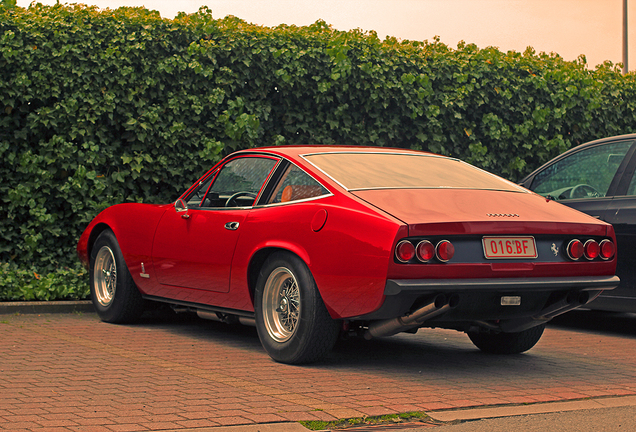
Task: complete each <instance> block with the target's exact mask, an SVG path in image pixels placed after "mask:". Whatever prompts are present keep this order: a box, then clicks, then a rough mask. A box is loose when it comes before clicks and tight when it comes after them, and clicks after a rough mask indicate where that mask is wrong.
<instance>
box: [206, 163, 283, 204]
mask: <svg viewBox="0 0 636 432" xmlns="http://www.w3.org/2000/svg"><path fill="white" fill-rule="evenodd" d="M277 163H278V159H270V158H265V157H242V158H237V159H233V160H231V161H229V162H227V163H226V164H225V165H223V167H222V168H221V171H220V172H219V174H218V175H217V176H216V178H215V179H214V183H212V186H211V187H210V189H209V191H208V192H207V194H206V195H205V198H204V204H203V207H250V206H252V205H254V200H255V199H256V197H257V196H258V193H259V192H260V190H261V187H262V186H263V184H264V183H265V181H266V180H267V178H268V177H269V174H270V172H271V171H272V169H273V168H274V167H275V166H276V164H277Z"/></svg>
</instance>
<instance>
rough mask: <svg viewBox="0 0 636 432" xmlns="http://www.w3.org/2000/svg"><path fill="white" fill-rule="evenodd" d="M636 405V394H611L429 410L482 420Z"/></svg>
mask: <svg viewBox="0 0 636 432" xmlns="http://www.w3.org/2000/svg"><path fill="white" fill-rule="evenodd" d="M626 406H636V396H633V395H629V396H610V397H599V398H590V399H579V400H569V401H558V402H545V403H536V404H529V405H512V406H510V405H504V406H498V407H473V408H466V409H461V408H460V409H450V410H439V411H427V412H426V414H427V415H428V416H429V417H431V418H432V419H433V420H437V421H441V422H453V421H462V422H463V421H469V420H481V419H488V418H497V417H513V416H521V415H530V414H547V413H556V412H566V411H580V410H590V409H600V408H616V407H626Z"/></svg>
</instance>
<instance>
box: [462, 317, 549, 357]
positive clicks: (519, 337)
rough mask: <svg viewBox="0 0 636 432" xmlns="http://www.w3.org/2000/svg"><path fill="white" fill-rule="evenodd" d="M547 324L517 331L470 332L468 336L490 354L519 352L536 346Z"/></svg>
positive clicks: (478, 346)
mask: <svg viewBox="0 0 636 432" xmlns="http://www.w3.org/2000/svg"><path fill="white" fill-rule="evenodd" d="M543 330H545V324H541V325H538V326H536V327H532V328H529V329H527V330H524V331H520V332H517V333H503V332H502V333H490V332H469V333H468V337H469V338H470V340H471V341H472V342H473V344H475V346H476V347H477V348H479V349H480V350H482V351H484V352H487V353H490V354H519V353H522V352H525V351H528V350H529V349H530V348H532V347H533V346H535V345H536V344H537V342H539V339H541V335H543Z"/></svg>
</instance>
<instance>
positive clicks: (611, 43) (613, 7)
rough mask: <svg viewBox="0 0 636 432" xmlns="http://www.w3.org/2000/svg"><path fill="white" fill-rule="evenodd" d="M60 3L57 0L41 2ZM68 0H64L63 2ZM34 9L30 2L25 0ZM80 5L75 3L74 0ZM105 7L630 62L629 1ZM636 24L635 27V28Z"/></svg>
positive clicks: (313, 1) (204, 1) (635, 49)
mask: <svg viewBox="0 0 636 432" xmlns="http://www.w3.org/2000/svg"><path fill="white" fill-rule="evenodd" d="M628 1H629V2H630V3H634V5H632V4H630V5H629V9H628V16H629V29H630V37H629V61H628V65H629V69H630V70H632V71H633V70H636V0H628ZM39 2H40V3H44V4H54V3H55V0H39ZM60 2H61V3H65V1H64V0H61V1H60ZM17 3H18V5H19V6H22V7H28V5H29V3H30V1H29V0H17ZM69 3H73V2H69ZM79 3H85V4H91V5H96V6H99V7H100V8H110V9H115V8H117V7H119V6H145V7H146V8H148V9H153V10H158V11H159V12H160V13H161V16H162V17H164V18H173V17H174V16H175V15H176V14H177V13H178V12H186V13H192V12H196V11H197V10H198V9H199V7H200V6H203V5H206V6H208V7H209V8H210V9H211V10H212V15H213V16H214V17H215V18H223V17H225V16H226V15H234V16H236V17H239V18H241V19H243V20H245V21H248V22H251V23H254V24H259V25H265V26H268V27H270V26H276V25H279V24H295V25H308V24H312V23H314V22H316V21H317V20H319V19H322V20H324V21H326V22H327V23H328V24H331V25H332V26H333V27H334V28H336V29H338V30H350V29H355V28H359V29H362V30H373V31H376V32H377V33H378V36H379V37H380V38H384V37H386V36H394V37H397V38H399V39H410V40H420V41H422V40H432V39H433V38H434V37H435V36H439V37H440V39H441V41H442V42H443V43H445V44H447V45H449V46H450V47H452V48H455V47H456V46H457V43H458V42H459V41H465V42H467V43H474V44H476V45H477V46H479V47H480V48H485V47H489V46H495V47H497V48H499V49H500V50H502V51H508V50H514V51H524V50H525V49H526V47H528V46H531V47H533V48H534V49H535V50H536V51H537V52H547V53H550V52H555V53H557V54H559V55H561V57H563V58H565V59H566V60H574V59H576V58H577V57H578V56H579V55H581V54H584V55H585V56H586V58H587V61H588V64H589V65H590V66H592V67H593V66H595V65H596V64H599V63H602V62H603V61H605V60H610V61H612V62H613V63H619V62H622V56H623V54H622V53H623V48H622V40H623V33H622V26H623V0H86V1H81V2H79ZM632 24H633V25H632ZM632 28H633V30H631V29H632Z"/></svg>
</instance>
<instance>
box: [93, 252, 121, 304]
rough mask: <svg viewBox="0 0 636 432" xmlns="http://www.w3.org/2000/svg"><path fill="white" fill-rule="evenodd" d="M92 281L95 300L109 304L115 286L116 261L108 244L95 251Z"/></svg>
mask: <svg viewBox="0 0 636 432" xmlns="http://www.w3.org/2000/svg"><path fill="white" fill-rule="evenodd" d="M93 283H94V285H95V297H96V300H97V302H98V303H99V304H100V305H101V306H104V307H106V306H108V305H110V304H111V303H112V302H113V299H114V298H115V289H116V287H117V263H116V262H115V256H114V255H113V251H112V250H111V249H110V248H109V247H108V246H103V247H102V248H101V249H100V250H99V252H97V256H96V257H95V266H94V267H93Z"/></svg>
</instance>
